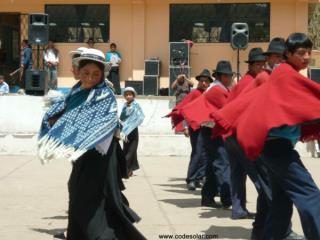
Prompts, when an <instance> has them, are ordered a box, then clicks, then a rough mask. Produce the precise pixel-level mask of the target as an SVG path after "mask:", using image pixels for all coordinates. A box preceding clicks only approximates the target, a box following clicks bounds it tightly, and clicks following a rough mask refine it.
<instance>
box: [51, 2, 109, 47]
mask: <svg viewBox="0 0 320 240" xmlns="http://www.w3.org/2000/svg"><path fill="white" fill-rule="evenodd" d="M45 10H46V13H47V14H49V38H50V39H51V40H53V41H54V42H87V41H88V39H89V38H94V41H95V42H108V41H109V16H110V14H109V5H98V4H93V5H80V4H78V5H46V8H45Z"/></svg>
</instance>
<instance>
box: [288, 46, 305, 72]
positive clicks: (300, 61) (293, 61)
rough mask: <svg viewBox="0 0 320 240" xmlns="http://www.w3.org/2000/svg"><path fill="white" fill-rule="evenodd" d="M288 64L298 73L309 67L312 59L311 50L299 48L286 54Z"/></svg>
mask: <svg viewBox="0 0 320 240" xmlns="http://www.w3.org/2000/svg"><path fill="white" fill-rule="evenodd" d="M286 57H287V62H288V63H289V64H290V65H291V66H293V67H294V68H295V69H296V70H297V71H300V70H302V69H305V68H307V67H308V65H309V63H310V58H311V48H298V49H296V50H295V51H294V53H291V52H289V51H287V52H286Z"/></svg>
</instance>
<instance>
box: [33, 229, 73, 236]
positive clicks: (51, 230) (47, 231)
mask: <svg viewBox="0 0 320 240" xmlns="http://www.w3.org/2000/svg"><path fill="white" fill-rule="evenodd" d="M31 230H33V231H35V232H39V233H46V234H48V235H52V236H53V235H56V234H59V233H63V232H65V231H67V229H66V228H55V229H42V228H31Z"/></svg>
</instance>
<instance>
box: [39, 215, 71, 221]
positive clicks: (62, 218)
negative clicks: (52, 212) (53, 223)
mask: <svg viewBox="0 0 320 240" xmlns="http://www.w3.org/2000/svg"><path fill="white" fill-rule="evenodd" d="M42 219H54V220H65V219H68V216H53V217H44V218H42Z"/></svg>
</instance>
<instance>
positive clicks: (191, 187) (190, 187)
mask: <svg viewBox="0 0 320 240" xmlns="http://www.w3.org/2000/svg"><path fill="white" fill-rule="evenodd" d="M187 189H188V190H189V191H195V190H196V184H195V182H189V183H188V184H187Z"/></svg>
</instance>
